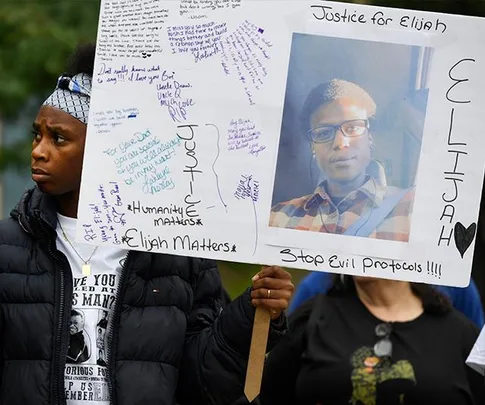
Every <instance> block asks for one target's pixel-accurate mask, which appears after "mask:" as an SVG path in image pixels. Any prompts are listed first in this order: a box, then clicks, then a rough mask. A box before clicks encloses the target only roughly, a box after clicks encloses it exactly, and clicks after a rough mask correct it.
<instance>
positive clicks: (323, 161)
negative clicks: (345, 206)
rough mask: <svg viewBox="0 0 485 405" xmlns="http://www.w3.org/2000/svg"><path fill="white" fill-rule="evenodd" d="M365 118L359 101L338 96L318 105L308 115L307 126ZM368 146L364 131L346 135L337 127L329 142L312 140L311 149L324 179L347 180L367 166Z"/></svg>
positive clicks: (363, 108) (369, 142)
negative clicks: (308, 121) (355, 135)
mask: <svg viewBox="0 0 485 405" xmlns="http://www.w3.org/2000/svg"><path fill="white" fill-rule="evenodd" d="M367 119H368V115H367V110H366V108H365V107H364V106H363V105H362V103H360V102H358V101H356V100H353V99H351V98H341V99H338V100H334V101H332V102H330V103H327V104H324V105H322V106H320V107H319V108H318V109H317V110H316V111H315V112H314V113H313V114H312V116H311V117H310V125H311V128H317V127H321V126H325V125H341V124H342V123H344V122H345V121H350V120H367ZM371 145H372V139H371V136H370V134H369V133H368V131H367V130H366V131H365V132H364V133H363V135H361V136H359V137H356V138H349V137H346V136H345V135H344V134H343V133H342V131H341V130H340V129H339V130H337V131H336V133H335V138H334V139H333V141H329V142H326V143H313V150H314V152H315V156H316V159H317V163H318V165H319V167H320V169H321V170H322V171H323V172H324V173H325V175H326V178H327V179H328V180H330V181H334V182H339V183H347V182H350V181H352V180H354V179H356V178H357V177H358V176H359V175H361V174H362V173H363V172H364V171H365V169H366V168H367V165H368V164H369V162H370V159H371Z"/></svg>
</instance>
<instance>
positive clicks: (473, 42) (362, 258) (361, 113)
mask: <svg viewBox="0 0 485 405" xmlns="http://www.w3.org/2000/svg"><path fill="white" fill-rule="evenodd" d="M484 35H485V22H484V21H483V20H482V19H479V18H473V17H463V16H452V15H445V14H437V13H424V12H417V11H410V10H399V9H390V8H378V7H370V6H363V5H357V4H348V3H336V2H325V1H318V0H313V1H303V0H294V1H278V2H276V1H264V0H261V1H238V0H221V1H217V0H212V1H205V0H180V1H152V0H137V1H129V0H104V1H102V5H101V10H100V22H99V30H98V42H97V55H96V63H95V72H94V85H93V92H92V102H91V110H90V116H89V126H88V134H87V142H86V152H85V164H84V169H83V181H82V190H81V198H80V205H79V213H78V218H79V221H78V235H77V237H78V240H79V241H84V242H88V243H92V244H108V245H116V246H120V247H123V248H127V249H134V250H144V251H149V252H154V253H172V254H177V255H188V256H196V257H210V258H213V259H219V260H225V261H232V262H245V263H256V264H268V265H282V266H285V267H294V268H300V269H308V270H326V271H331V272H336V273H346V274H352V275H366V276H374V277H382V278H390V279H401V280H409V281H416V282H424V283H431V284H445V285H456V286H465V285H467V284H468V283H469V280H470V269H471V263H472V256H473V249H474V240H475V236H476V232H477V226H476V223H477V218H478V209H479V203H480V196H481V189H482V182H483V173H484V164H483V157H482V151H483V150H484V148H485V137H484V136H483V135H482V134H481V124H482V117H481V110H482V109H483V102H482V100H481V97H482V96H483V94H485V78H484V75H483V74H482V71H483V70H484V68H485V49H484V48H483V46H482V44H481V38H482V37H483V36H484Z"/></svg>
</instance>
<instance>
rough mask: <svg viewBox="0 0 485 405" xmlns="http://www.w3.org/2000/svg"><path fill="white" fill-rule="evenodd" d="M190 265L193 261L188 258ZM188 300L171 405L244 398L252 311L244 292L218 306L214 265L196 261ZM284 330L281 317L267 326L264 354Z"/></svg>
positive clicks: (215, 404) (218, 404) (224, 404)
mask: <svg viewBox="0 0 485 405" xmlns="http://www.w3.org/2000/svg"><path fill="white" fill-rule="evenodd" d="M194 262H195V260H194ZM196 262H197V263H198V265H197V266H198V267H199V269H198V271H197V274H196V281H195V283H194V300H193V306H192V310H191V312H190V314H188V318H187V322H188V325H187V333H186V340H185V348H184V355H183V359H182V365H181V368H180V374H179V381H178V390H177V404H179V405H230V404H232V403H234V402H235V401H236V400H239V399H240V398H241V397H243V396H244V381H245V378H246V368H247V359H248V356H249V347H250V343H251V334H252V327H253V320H254V313H255V310H254V308H253V306H252V305H251V299H250V289H247V290H246V291H245V292H244V293H243V294H242V295H241V296H239V297H238V298H236V299H235V300H234V301H232V302H231V303H230V304H229V305H227V306H226V307H225V308H223V305H222V303H223V292H222V286H221V279H220V276H219V271H218V269H217V267H216V264H215V263H214V262H213V261H210V260H200V259H197V261H196ZM286 331H287V324H286V317H285V316H282V317H281V318H280V319H279V320H277V321H276V322H272V323H271V328H270V336H269V340H268V347H267V350H270V349H271V348H272V347H273V346H274V345H275V344H276V343H277V342H278V341H279V340H280V338H282V337H283V336H284V335H285V334H286Z"/></svg>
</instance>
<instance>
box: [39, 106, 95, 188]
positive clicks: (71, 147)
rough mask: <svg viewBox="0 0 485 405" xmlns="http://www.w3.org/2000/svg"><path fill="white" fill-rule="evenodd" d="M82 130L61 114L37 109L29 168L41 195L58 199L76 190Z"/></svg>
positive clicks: (47, 109)
mask: <svg viewBox="0 0 485 405" xmlns="http://www.w3.org/2000/svg"><path fill="white" fill-rule="evenodd" d="M86 128H87V126H86V125H85V124H83V123H82V122H81V121H79V120H77V119H76V118H74V117H72V116H71V115H69V114H68V113H66V112H64V111H61V110H59V109H57V108H54V107H50V106H43V107H41V108H40V110H39V113H38V114H37V117H36V119H35V121H34V125H33V133H34V138H33V141H32V159H31V168H32V179H33V180H34V181H35V182H36V183H37V185H38V186H39V188H40V189H41V190H42V191H43V192H45V193H48V194H52V195H56V196H59V195H63V194H67V193H70V192H72V191H76V190H78V189H79V187H80V184H81V171H82V163H83V155H84V143H85V140H86Z"/></svg>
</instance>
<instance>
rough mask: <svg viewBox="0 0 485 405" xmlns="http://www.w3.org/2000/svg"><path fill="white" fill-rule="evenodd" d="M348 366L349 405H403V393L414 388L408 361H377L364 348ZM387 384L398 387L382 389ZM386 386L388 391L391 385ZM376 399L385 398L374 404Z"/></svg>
mask: <svg viewBox="0 0 485 405" xmlns="http://www.w3.org/2000/svg"><path fill="white" fill-rule="evenodd" d="M351 363H352V367H353V371H352V376H351V379H352V399H351V401H350V403H351V404H352V405H376V404H377V403H393V404H404V399H405V396H406V393H407V392H408V391H409V390H410V389H412V387H414V385H415V384H416V377H415V375H414V369H413V366H412V365H411V363H409V361H407V360H399V361H398V362H396V363H392V362H391V360H390V359H389V357H377V356H376V355H375V354H374V351H373V350H372V349H371V348H368V347H362V348H360V349H358V350H357V351H356V352H355V353H354V354H353V356H352V358H351ZM391 381H393V382H399V383H398V384H392V388H389V389H385V385H386V384H388V383H389V382H391ZM388 385H389V387H391V384H388ZM379 396H382V397H385V398H380V401H378V399H379V398H378V397H379ZM383 399H385V400H384V401H383Z"/></svg>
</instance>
